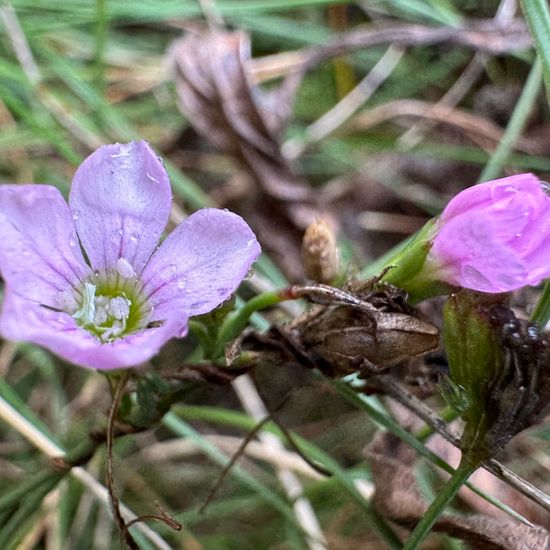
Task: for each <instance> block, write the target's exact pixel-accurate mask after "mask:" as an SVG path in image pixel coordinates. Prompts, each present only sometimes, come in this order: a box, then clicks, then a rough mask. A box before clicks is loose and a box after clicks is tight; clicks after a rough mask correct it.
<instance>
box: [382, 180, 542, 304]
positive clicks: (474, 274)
mask: <svg viewBox="0 0 550 550" xmlns="http://www.w3.org/2000/svg"><path fill="white" fill-rule="evenodd" d="M430 223H431V225H430V227H429V231H426V230H422V231H421V233H420V234H419V235H418V237H416V238H415V239H414V240H413V242H412V243H411V245H409V246H408V247H407V249H405V250H404V251H402V252H400V253H399V254H398V255H396V256H395V257H394V258H393V260H392V261H390V262H389V264H390V265H391V264H395V265H397V268H396V269H393V270H390V271H389V272H388V274H387V276H386V277H385V280H387V281H389V282H391V283H393V284H395V285H397V286H401V287H402V288H404V289H405V290H407V291H408V292H409V293H410V294H411V297H412V298H413V300H415V299H416V300H418V299H422V298H424V297H426V296H430V295H435V294H437V293H446V292H448V291H449V288H448V287H447V289H445V285H448V286H451V287H463V288H468V289H471V290H476V291H478V292H486V293H502V292H511V291H513V290H516V289H518V288H521V287H523V286H526V285H536V284H538V283H540V282H541V281H542V280H543V279H546V278H548V277H550V196H548V195H547V194H546V193H545V191H544V188H543V186H542V184H541V182H540V181H539V180H538V179H537V178H536V177H535V176H534V175H532V174H518V175H516V176H511V177H508V178H503V179H499V180H494V181H489V182H486V183H481V184H479V185H475V186H473V187H470V188H468V189H466V190H464V191H462V192H461V193H459V194H458V195H456V197H454V198H453V199H452V200H451V201H450V202H449V204H448V205H447V207H446V208H445V209H444V211H443V213H442V214H441V216H440V217H439V218H438V219H436V220H435V222H430ZM410 256H416V257H420V258H422V257H423V258H425V261H424V263H423V265H422V268H421V269H420V270H416V271H415V272H413V273H410V272H409V273H407V261H408V260H407V258H408V257H410ZM442 285H443V286H442Z"/></svg>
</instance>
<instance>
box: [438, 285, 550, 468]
mask: <svg viewBox="0 0 550 550" xmlns="http://www.w3.org/2000/svg"><path fill="white" fill-rule="evenodd" d="M500 298H502V296H501V297H500ZM443 337H444V341H445V347H446V350H447V356H448V359H449V370H450V380H449V384H448V385H449V386H450V388H451V389H452V390H453V391H452V392H448V391H447V395H446V397H449V396H450V397H451V400H450V401H451V405H453V406H455V408H457V410H458V411H459V412H460V413H461V416H462V418H463V419H464V420H465V422H466V428H465V430H464V434H463V437H462V446H463V450H467V451H468V452H470V453H474V454H476V455H478V457H479V458H481V459H485V458H488V457H490V456H493V455H494V454H495V452H497V451H498V450H499V449H501V448H502V447H503V446H504V445H505V444H506V443H507V442H508V441H509V440H510V439H511V438H512V437H513V436H514V435H515V434H516V433H518V432H519V431H521V430H523V429H525V428H526V427H528V426H529V425H530V424H531V423H532V422H533V421H534V420H535V417H536V416H537V415H538V414H539V413H540V412H541V411H542V410H543V408H544V406H545V405H546V404H547V403H548V398H549V397H550V387H549V385H548V383H547V382H546V380H545V379H544V378H543V377H542V376H541V374H542V373H540V369H541V368H544V367H546V366H547V365H548V362H549V360H550V352H549V347H548V342H547V340H546V339H545V338H544V336H543V335H541V334H540V332H539V331H538V329H537V327H536V326H535V325H532V324H530V323H528V322H525V321H520V320H518V319H517V318H516V317H515V315H514V313H513V312H512V311H511V310H510V309H508V308H507V307H505V306H504V305H503V304H502V302H501V300H499V297H497V296H494V295H487V294H480V293H476V292H471V291H467V290H463V291H461V292H459V293H457V294H454V295H452V296H451V297H450V298H449V300H448V302H447V304H446V306H445V309H444V331H443ZM444 393H445V392H444Z"/></svg>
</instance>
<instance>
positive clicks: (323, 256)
mask: <svg viewBox="0 0 550 550" xmlns="http://www.w3.org/2000/svg"><path fill="white" fill-rule="evenodd" d="M302 260H303V262H304V271H305V273H306V277H307V278H308V279H311V280H312V281H315V282H316V283H325V284H329V283H331V282H332V281H333V280H334V279H335V278H336V277H337V276H338V272H339V269H340V254H339V252H338V246H337V244H336V237H335V236H334V233H333V232H332V230H331V229H330V227H329V226H328V224H327V223H326V222H325V220H323V219H322V218H318V219H317V220H315V222H313V223H312V224H311V225H309V226H308V228H307V229H306V232H305V233H304V238H303V240H302Z"/></svg>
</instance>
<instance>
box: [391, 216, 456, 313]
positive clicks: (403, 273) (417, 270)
mask: <svg viewBox="0 0 550 550" xmlns="http://www.w3.org/2000/svg"><path fill="white" fill-rule="evenodd" d="M438 223H439V219H438V218H434V219H432V220H430V221H429V222H427V223H426V224H425V225H424V227H423V228H422V229H420V231H419V232H418V233H417V234H416V236H415V237H414V238H413V239H412V241H411V242H410V243H409V244H408V245H407V246H406V247H405V248H403V249H401V250H399V251H398V252H397V253H396V254H395V256H393V257H392V258H390V259H389V260H388V262H387V263H386V268H388V271H387V273H386V274H385V275H384V277H383V278H382V280H383V281H385V282H387V283H390V284H392V285H395V286H397V287H399V288H402V289H404V290H406V291H407V293H408V295H409V301H410V302H411V303H413V304H414V303H417V302H420V301H421V300H425V299H427V298H431V297H433V296H439V295H442V294H450V293H451V292H452V290H453V288H452V287H451V286H449V285H448V284H446V283H444V282H442V281H440V280H439V278H438V274H437V272H436V270H435V269H434V267H433V266H432V265H431V264H430V262H429V260H428V254H429V252H430V249H431V247H432V240H433V238H434V236H435V234H436V232H437V227H438Z"/></svg>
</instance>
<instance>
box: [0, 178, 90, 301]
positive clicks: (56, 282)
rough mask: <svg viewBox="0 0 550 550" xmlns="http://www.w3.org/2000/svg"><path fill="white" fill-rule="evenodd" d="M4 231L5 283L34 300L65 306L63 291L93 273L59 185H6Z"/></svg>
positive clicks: (0, 225)
mask: <svg viewBox="0 0 550 550" xmlns="http://www.w3.org/2000/svg"><path fill="white" fill-rule="evenodd" d="M0 235H1V236H2V238H1V239H0V271H1V273H2V277H3V278H4V280H5V281H6V286H7V288H8V289H10V290H11V291H12V292H16V293H17V294H19V295H21V296H25V297H26V298H28V299H29V300H32V301H35V302H38V303H41V304H45V305H49V306H51V307H58V308H61V307H63V304H60V303H59V299H60V298H61V297H62V295H63V293H67V292H69V291H72V288H73V287H75V286H76V285H77V284H78V282H79V281H80V280H82V279H84V278H85V277H86V276H87V275H88V274H89V273H90V269H89V268H88V266H87V265H86V262H85V261H84V258H83V257H82V253H81V251H80V246H79V244H78V238H77V236H76V229H75V226H74V222H73V219H72V218H71V213H70V210H69V207H68V206H67V203H66V202H65V199H64V198H63V197H62V196H61V193H60V192H59V191H58V190H57V189H56V188H55V187H51V186H49V185H1V186H0ZM69 294H70V292H69Z"/></svg>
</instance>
